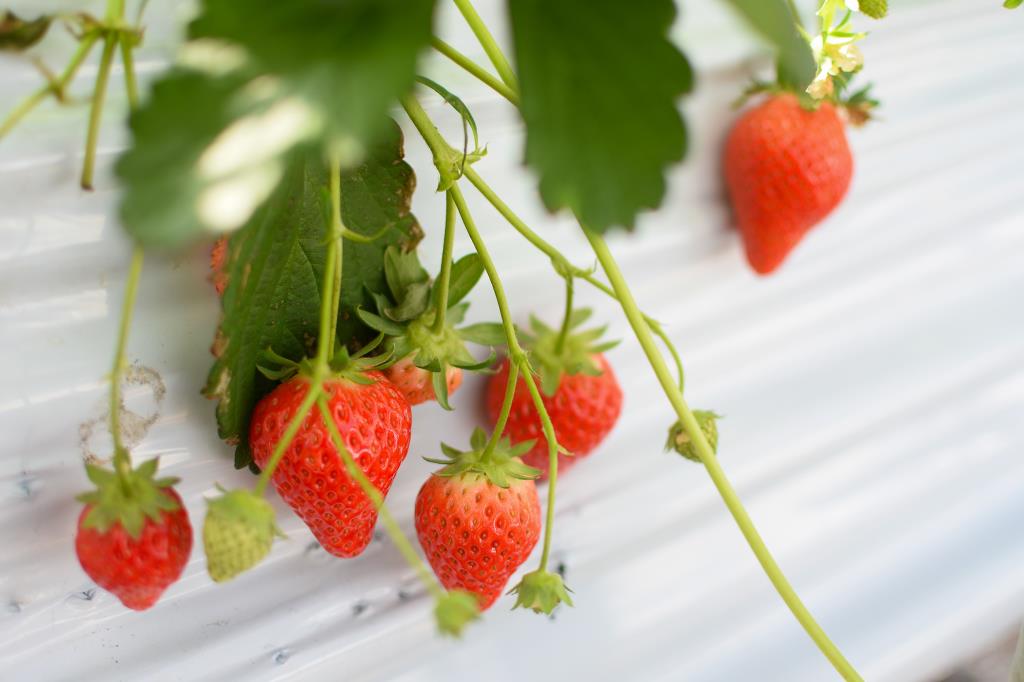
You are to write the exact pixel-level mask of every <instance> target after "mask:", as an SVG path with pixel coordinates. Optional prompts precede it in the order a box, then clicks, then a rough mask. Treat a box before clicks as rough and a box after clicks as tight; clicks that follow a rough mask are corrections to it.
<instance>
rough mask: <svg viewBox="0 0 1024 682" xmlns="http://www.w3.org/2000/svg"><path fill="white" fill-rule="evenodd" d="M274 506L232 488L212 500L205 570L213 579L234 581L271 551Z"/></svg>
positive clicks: (206, 528)
mask: <svg viewBox="0 0 1024 682" xmlns="http://www.w3.org/2000/svg"><path fill="white" fill-rule="evenodd" d="M275 535H281V531H280V530H279V529H278V528H277V525H276V524H275V523H274V508H273V507H271V506H270V503H269V502H267V501H266V500H265V499H263V498H262V497H260V496H258V495H256V494H254V493H252V492H250V491H248V490H232V491H230V492H226V493H224V495H222V496H220V497H218V498H217V499H215V500H210V502H209V507H208V509H207V511H206V521H205V522H204V523H203V546H204V548H205V549H206V570H207V572H208V573H209V574H210V577H211V578H213V580H214V582H218V583H222V582H225V581H228V580H231V579H232V578H234V577H235V576H236V575H238V574H239V573H243V572H245V571H247V570H249V569H250V568H252V567H253V566H255V565H256V564H258V563H259V562H260V561H262V560H263V557H265V556H266V555H267V554H268V553H269V552H270V546H271V545H272V544H273V543H274V536H275Z"/></svg>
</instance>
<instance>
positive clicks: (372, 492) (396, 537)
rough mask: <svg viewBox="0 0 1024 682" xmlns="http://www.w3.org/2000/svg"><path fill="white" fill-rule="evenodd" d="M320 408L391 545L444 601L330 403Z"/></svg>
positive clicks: (320, 401)
mask: <svg viewBox="0 0 1024 682" xmlns="http://www.w3.org/2000/svg"><path fill="white" fill-rule="evenodd" d="M317 407H318V408H319V409H320V416H321V418H322V419H323V420H324V423H325V424H326V425H327V430H328V431H329V432H330V434H331V440H332V441H333V442H334V449H335V450H337V451H338V457H340V458H341V462H342V464H344V465H345V471H347V472H348V475H349V476H351V477H352V478H353V479H355V482H356V483H357V484H358V485H359V487H360V488H361V489H362V491H363V493H364V494H365V495H366V496H367V497H368V498H370V501H371V502H372V503H373V506H374V507H375V508H376V509H377V512H378V513H379V514H380V520H381V521H382V522H383V523H384V529H385V530H386V531H387V534H388V536H389V537H390V538H391V542H393V543H394V544H395V547H397V548H398V551H399V552H401V554H402V556H403V557H405V560H406V561H407V562H408V563H409V565H410V566H412V567H413V569H414V570H415V571H416V573H417V575H418V576H419V578H420V580H422V581H423V584H424V585H426V587H427V590H429V591H430V593H431V594H432V595H433V596H434V597H435V598H437V599H440V598H441V597H443V596H444V595H445V591H444V588H442V587H441V585H440V584H439V583H438V582H437V579H436V578H435V577H434V574H433V573H431V572H430V569H429V568H427V565H426V564H424V563H423V559H421V558H420V555H419V554H417V553H416V550H415V549H413V546H412V543H411V542H409V539H408V538H406V537H405V533H403V532H402V529H401V528H400V527H399V525H398V523H397V522H396V521H395V517H393V516H392V515H391V512H390V511H389V510H388V508H387V506H386V505H385V504H384V496H383V495H381V494H380V491H379V490H377V487H376V486H375V485H374V484H373V483H372V482H371V481H370V479H369V478H367V477H366V474H365V473H364V472H363V470H362V469H360V468H359V466H358V465H357V464H356V463H355V460H353V459H352V453H350V452H349V451H348V448H347V447H345V441H344V440H343V439H342V437H341V433H340V432H339V431H338V425H337V424H335V423H334V418H333V417H331V412H330V408H329V407H328V405H327V400H326V399H324V396H323V395H321V396H320V398H319V399H318V400H317Z"/></svg>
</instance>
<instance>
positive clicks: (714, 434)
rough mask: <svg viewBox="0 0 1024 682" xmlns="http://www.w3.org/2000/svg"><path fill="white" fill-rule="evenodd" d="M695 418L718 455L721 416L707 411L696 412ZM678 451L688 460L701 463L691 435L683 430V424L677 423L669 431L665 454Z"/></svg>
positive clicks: (694, 413)
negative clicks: (718, 422)
mask: <svg viewBox="0 0 1024 682" xmlns="http://www.w3.org/2000/svg"><path fill="white" fill-rule="evenodd" d="M693 417H694V419H696V420H697V424H698V425H699V426H700V430H701V432H702V433H703V434H704V438H705V439H706V440H707V442H708V445H710V446H711V452H713V453H715V454H717V453H718V424H717V423H716V422H717V420H718V419H721V415H718V414H715V413H714V412H709V411H707V410H694V411H693ZM673 450H674V451H676V452H678V453H679V454H680V455H682V456H683V457H685V458H686V459H688V460H690V461H693V462H697V463H700V461H701V459H700V455H698V454H697V446H696V445H695V444H694V442H693V439H692V438H690V434H689V433H688V432H687V431H686V429H685V428H683V423H682V422H681V421H677V422H676V423H674V424H673V425H672V426H670V427H669V429H668V439H667V440H666V441H665V452H671V451H673Z"/></svg>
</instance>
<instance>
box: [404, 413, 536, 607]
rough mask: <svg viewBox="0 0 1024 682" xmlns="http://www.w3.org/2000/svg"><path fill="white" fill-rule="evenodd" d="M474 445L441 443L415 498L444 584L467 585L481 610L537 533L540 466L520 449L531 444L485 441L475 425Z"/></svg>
mask: <svg viewBox="0 0 1024 682" xmlns="http://www.w3.org/2000/svg"><path fill="white" fill-rule="evenodd" d="M470 445H471V449H470V450H468V451H460V450H456V449H455V448H453V447H451V446H449V445H445V444H442V445H441V449H442V451H443V452H444V453H445V455H447V458H446V459H428V460H427V461H430V462H434V463H437V464H443V465H444V468H442V469H440V470H439V471H436V472H434V473H433V474H431V476H430V478H428V479H427V481H426V482H425V483H424V484H423V487H422V488H420V492H419V494H418V495H417V497H416V535H417V536H418V537H419V541H420V545H421V546H422V547H423V551H424V553H425V554H426V556H427V561H428V562H429V563H430V565H431V566H432V567H433V569H434V573H436V574H437V577H438V578H439V579H440V581H441V584H442V585H444V587H445V588H447V589H449V590H466V591H468V592H472V593H473V594H474V595H475V596H476V598H477V600H478V601H479V607H480V610H481V611H482V610H486V609H487V608H489V607H490V606H491V605H492V604H493V603H494V601H495V600H496V599H497V598H498V597H499V596H501V593H502V591H503V590H504V589H505V584H506V583H507V582H508V579H509V578H510V577H511V576H512V574H513V573H514V572H515V571H516V569H517V568H518V567H519V566H520V565H521V564H522V563H523V562H524V561H526V559H527V558H529V556H530V552H532V551H533V548H534V547H535V546H536V544H537V541H538V540H539V538H540V514H541V511H540V501H539V500H538V498H537V486H536V484H534V482H533V479H534V478H536V477H537V475H538V474H539V473H540V472H539V471H538V470H537V469H534V468H532V467H529V466H526V465H525V464H523V462H522V460H521V459H519V456H520V455H521V454H523V453H524V452H526V451H527V450H529V449H530V447H532V445H533V443H532V442H530V443H520V444H519V445H512V444H511V443H510V442H509V440H508V439H507V438H494V437H492V438H491V439H489V440H488V438H487V436H486V434H485V433H484V432H483V431H482V430H481V429H477V430H475V431H474V432H473V435H472V438H471V439H470Z"/></svg>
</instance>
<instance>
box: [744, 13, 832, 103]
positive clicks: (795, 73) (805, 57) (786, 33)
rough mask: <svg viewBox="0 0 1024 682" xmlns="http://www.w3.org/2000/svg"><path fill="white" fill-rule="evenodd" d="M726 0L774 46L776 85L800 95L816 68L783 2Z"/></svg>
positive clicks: (805, 41)
mask: <svg viewBox="0 0 1024 682" xmlns="http://www.w3.org/2000/svg"><path fill="white" fill-rule="evenodd" d="M726 1H727V2H728V3H729V4H730V5H732V6H733V7H734V8H735V9H736V11H737V12H739V13H740V14H741V15H743V17H744V18H745V19H746V20H747V22H748V23H749V24H750V25H751V26H752V27H753V28H754V29H755V30H756V31H757V32H758V33H760V34H761V35H762V36H763V37H764V38H766V39H767V40H768V41H769V42H770V43H772V45H774V46H775V49H776V52H777V53H778V58H777V69H778V78H779V84H780V85H782V86H783V87H787V88H791V89H793V90H795V91H796V92H803V91H804V89H805V88H806V87H807V86H808V85H809V84H810V82H811V81H812V80H813V79H814V74H815V72H816V71H817V65H816V64H815V61H814V54H813V53H812V52H811V46H810V45H809V44H808V42H807V40H805V39H804V37H803V36H802V35H800V30H799V28H798V26H799V21H800V20H799V18H798V17H795V16H793V11H792V10H791V9H790V5H789V3H788V2H787V0H726Z"/></svg>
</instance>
